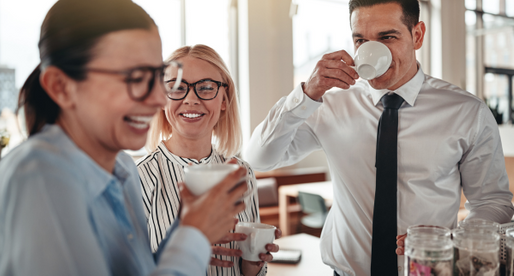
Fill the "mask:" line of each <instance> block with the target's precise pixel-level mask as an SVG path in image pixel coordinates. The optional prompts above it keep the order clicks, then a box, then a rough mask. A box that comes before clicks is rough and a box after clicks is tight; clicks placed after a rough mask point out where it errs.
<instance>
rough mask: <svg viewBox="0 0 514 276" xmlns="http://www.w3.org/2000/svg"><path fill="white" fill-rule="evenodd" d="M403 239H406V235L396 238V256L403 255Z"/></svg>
mask: <svg viewBox="0 0 514 276" xmlns="http://www.w3.org/2000/svg"><path fill="white" fill-rule="evenodd" d="M405 238H407V234H403V235H398V236H396V245H397V247H396V254H397V255H403V254H404V253H405Z"/></svg>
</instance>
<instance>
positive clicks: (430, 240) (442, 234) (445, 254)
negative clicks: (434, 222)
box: [405, 225, 453, 276]
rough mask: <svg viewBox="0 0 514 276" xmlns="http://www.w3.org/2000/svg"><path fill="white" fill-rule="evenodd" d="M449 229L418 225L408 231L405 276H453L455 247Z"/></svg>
mask: <svg viewBox="0 0 514 276" xmlns="http://www.w3.org/2000/svg"><path fill="white" fill-rule="evenodd" d="M450 234H451V231H450V229H448V228H445V227H440V226H430V225H416V226H411V227H409V228H408V229H407V238H406V239H405V268H406V269H405V276H414V275H416V276H417V275H431V276H451V275H452V267H453V265H452V262H453V245H452V241H451V238H450Z"/></svg>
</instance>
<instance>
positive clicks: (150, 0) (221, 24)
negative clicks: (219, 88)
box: [0, 0, 231, 155]
mask: <svg viewBox="0 0 514 276" xmlns="http://www.w3.org/2000/svg"><path fill="white" fill-rule="evenodd" d="M56 1H57V0H37V1H36V0H16V1H13V0H0V113H2V111H4V112H3V114H4V115H2V117H0V130H2V129H6V128H7V129H8V131H9V132H10V133H11V139H10V140H11V141H10V145H9V146H8V147H7V148H5V149H4V150H3V151H2V155H5V154H6V153H7V152H8V151H9V150H10V149H11V148H13V147H14V146H15V145H17V144H19V143H20V142H21V141H23V139H24V138H23V137H24V135H22V134H21V132H20V131H19V130H18V127H17V126H16V123H15V122H16V119H13V116H14V114H13V112H14V111H15V109H16V106H17V98H18V91H19V89H20V88H21V86H22V85H23V83H24V81H25V80H26V78H27V77H28V75H29V74H30V73H31V72H32V71H33V70H34V68H35V67H36V66H37V65H38V64H39V50H38V47H37V43H38V41H39V33H40V28H41V23H42V22H43V19H44V17H45V15H46V13H47V12H48V10H49V9H50V8H51V7H52V6H53V4H54V3H55V2H56ZM133 1H134V2H135V3H137V4H138V5H140V6H141V7H142V8H143V9H145V10H146V12H148V14H150V16H151V17H152V18H153V19H154V21H155V23H156V24H157V26H158V27H159V32H160V35H161V39H162V45H163V48H162V51H163V53H162V54H163V58H164V59H166V58H167V57H168V56H169V55H170V54H171V53H172V52H173V51H174V50H175V49H177V48H179V47H180V46H181V45H193V44H199V43H201V44H206V45H208V46H210V47H212V48H214V49H215V50H216V51H217V52H218V53H219V54H220V55H221V57H222V58H223V60H224V61H225V63H226V64H227V65H228V66H229V69H231V68H230V64H231V61H230V55H229V3H230V1H229V0H217V1H212V0H133ZM182 5H184V6H182ZM27 6H30V9H27ZM182 7H184V9H182ZM183 22H184V23H185V24H183ZM184 38H185V40H184ZM7 121H9V122H10V123H9V124H7V123H6V122H7ZM7 125H10V126H11V127H8V126H7ZM12 125H15V126H12Z"/></svg>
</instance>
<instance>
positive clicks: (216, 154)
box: [137, 45, 280, 276]
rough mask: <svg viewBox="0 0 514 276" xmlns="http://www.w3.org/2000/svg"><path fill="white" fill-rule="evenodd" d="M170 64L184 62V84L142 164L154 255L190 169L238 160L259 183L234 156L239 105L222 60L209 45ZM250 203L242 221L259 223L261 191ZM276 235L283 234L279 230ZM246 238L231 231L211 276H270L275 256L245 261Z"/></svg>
mask: <svg viewBox="0 0 514 276" xmlns="http://www.w3.org/2000/svg"><path fill="white" fill-rule="evenodd" d="M167 61H168V62H170V61H179V62H180V63H182V64H183V68H184V75H183V77H182V81H181V86H180V88H179V89H178V90H177V91H176V92H173V93H168V94H167V96H168V100H167V104H166V106H165V107H164V108H163V109H162V110H161V111H160V112H159V113H158V114H157V116H156V117H155V118H154V120H153V122H152V126H151V131H150V139H149V141H148V145H149V148H150V150H151V151H152V152H151V153H150V154H149V155H147V156H145V157H143V158H142V159H141V160H139V161H138V162H137V166H138V170H139V174H140V177H141V186H142V190H143V201H144V205H145V207H146V208H145V212H146V216H147V218H148V230H149V234H150V241H151V246H152V250H153V251H155V250H157V248H158V246H159V243H160V242H161V241H162V239H163V238H164V237H165V235H166V230H167V229H168V228H169V227H170V225H172V224H173V222H174V220H175V217H176V216H177V211H178V210H179V207H180V201H181V200H180V194H179V189H178V187H177V183H179V182H182V181H184V170H183V169H184V167H185V166H188V165H189V164H190V163H193V164H218V163H225V162H226V161H227V160H229V159H231V158H234V159H235V160H236V161H237V163H238V164H239V165H240V166H242V167H245V168H246V169H247V171H248V174H249V179H250V185H251V186H252V187H253V186H255V183H256V181H255V176H254V174H253V171H252V170H251V168H250V167H249V166H248V164H247V163H246V162H244V161H243V160H241V159H239V158H237V157H234V156H236V155H237V154H238V153H239V151H240V149H241V126H240V120H239V110H238V101H237V94H236V90H235V87H234V82H233V80H232V78H231V77H230V74H229V71H228V69H227V67H226V65H225V64H224V62H223V60H222V59H221V57H220V56H219V55H218V54H217V53H216V52H215V51H214V50H213V49H212V48H210V47H208V46H205V45H195V46H192V47H190V46H186V47H182V48H180V49H178V50H176V51H175V52H174V53H173V54H172V55H171V57H170V58H169V59H168V60H167ZM164 82H165V85H166V87H173V86H174V84H175V82H176V74H175V75H174V72H172V71H171V70H167V71H166V72H165V76H164ZM213 141H214V142H213ZM245 204H246V209H245V210H244V211H242V212H240V213H239V214H238V215H237V216H236V217H237V219H238V220H239V221H248V222H259V221H260V219H259V209H258V198H257V190H256V189H254V193H253V194H252V195H250V196H249V197H247V198H246V199H245ZM276 234H277V236H280V231H277V233H276ZM245 238H246V236H245V235H243V234H234V233H229V234H227V236H226V237H225V238H224V239H223V240H222V241H220V242H219V243H217V244H214V245H213V246H212V251H213V256H212V258H211V265H210V266H209V268H208V270H207V272H208V275H242V274H244V275H246V276H250V275H265V274H266V266H265V262H266V261H270V260H271V259H272V256H271V255H270V254H269V253H268V254H261V256H260V257H261V260H262V261H261V262H248V261H245V260H241V258H240V257H239V256H241V254H242V252H241V250H239V249H238V248H237V247H236V243H235V241H237V240H244V239H245ZM266 249H267V250H268V251H270V252H276V251H278V246H277V245H274V244H268V245H267V246H266Z"/></svg>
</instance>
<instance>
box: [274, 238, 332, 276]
mask: <svg viewBox="0 0 514 276" xmlns="http://www.w3.org/2000/svg"><path fill="white" fill-rule="evenodd" d="M319 241H320V240H319V238H318V237H314V236H311V235H307V234H297V235H291V236H287V237H283V238H280V239H278V240H275V242H274V243H276V244H278V245H279V246H280V248H284V249H299V250H301V251H302V259H301V261H300V262H299V263H297V264H279V263H268V274H267V276H293V275H294V276H303V275H309V276H312V275H316V276H325V275H326V276H332V275H334V270H332V269H331V268H330V267H329V266H327V265H326V264H324V263H323V262H322V261H321V253H320V250H319Z"/></svg>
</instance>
